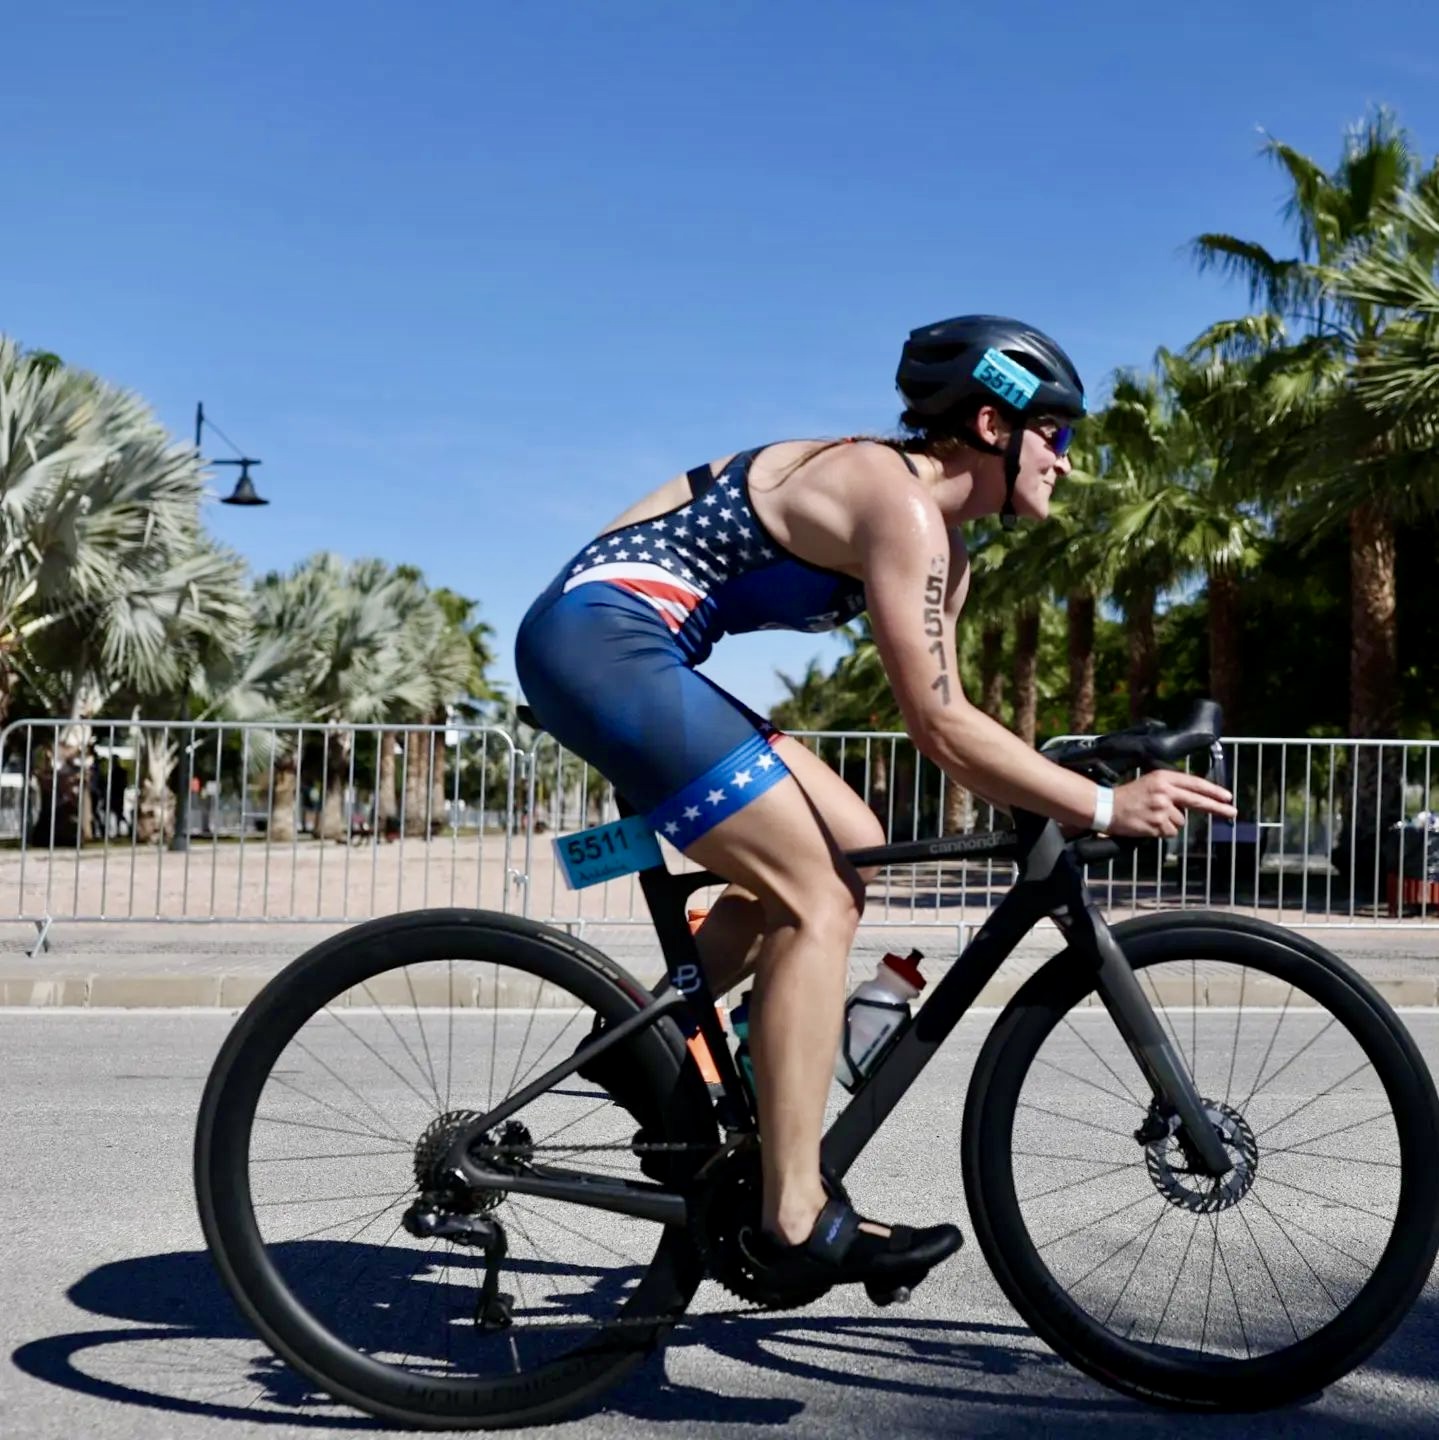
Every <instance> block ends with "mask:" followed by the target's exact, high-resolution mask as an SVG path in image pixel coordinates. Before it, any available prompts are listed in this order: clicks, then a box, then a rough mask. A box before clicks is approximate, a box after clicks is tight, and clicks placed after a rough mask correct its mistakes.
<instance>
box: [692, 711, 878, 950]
mask: <svg viewBox="0 0 1439 1440" xmlns="http://www.w3.org/2000/svg"><path fill="white" fill-rule="evenodd" d="M774 750H775V753H776V755H777V756H778V757H779V758H780V759H781V760H783V761H784V763H785V765H786V767H787V768H788V770H789V772H790V773H789V774H788V775H787V776H786V777H785V778H784V779H783V780H782V781H780V782H779V783H778V784H776V785H774V786H772V787H771V788H770V789H769V790H767V791H765V793H764V794H763V795H760V796H758V797H757V798H756V799H754V800H753V801H751V802H750V803H749V804H748V805H746V806H745V807H744V808H743V809H741V810H739V811H737V812H735V813H734V814H733V815H730V816H729V817H728V818H727V819H725V820H722V821H721V822H720V823H719V824H718V825H716V826H715V827H714V828H713V829H712V830H710V831H709V832H708V833H707V834H705V835H703V836H702V837H701V838H700V839H699V840H697V841H696V842H695V843H694V844H692V845H690V846H688V847H686V849H685V854H686V855H688V856H689V857H690V858H691V859H692V860H695V861H696V862H698V863H699V864H701V865H703V866H704V867H705V868H706V869H708V870H713V871H714V872H715V873H716V874H718V875H722V876H723V877H724V878H725V879H726V880H729V881H731V882H733V883H735V884H738V885H741V886H743V887H744V888H745V889H746V890H748V891H750V893H751V894H753V895H755V896H756V897H757V898H758V899H759V900H760V902H761V904H762V905H763V906H764V908H765V912H766V919H767V922H768V923H769V924H771V925H773V924H785V923H794V922H796V921H804V922H806V923H811V924H813V923H815V922H816V920H821V921H824V922H831V921H832V922H833V923H834V925H835V927H836V928H837V929H844V928H846V927H847V926H848V925H850V924H852V923H853V922H854V920H857V919H858V916H859V913H860V912H861V911H862V910H863V908H864V879H863V877H861V876H860V875H859V874H858V873H857V872H856V871H855V869H854V866H852V865H851V864H850V863H849V861H848V860H847V859H846V858H845V855H844V852H845V851H847V850H857V849H862V848H864V847H865V846H869V845H878V844H881V843H882V842H883V839H884V832H883V829H882V827H881V826H880V824H879V821H878V820H877V819H876V818H875V816H874V813H873V812H872V811H871V810H870V809H869V807H868V806H867V805H866V804H865V803H864V801H863V800H862V799H860V797H859V796H858V795H856V794H855V792H854V791H853V790H852V789H851V788H850V787H849V786H848V785H846V784H845V782H844V781H843V780H842V779H841V778H840V777H839V776H838V775H837V774H835V772H834V771H833V770H831V769H830V768H829V766H828V765H826V764H825V763H824V762H823V761H822V760H820V759H818V758H817V757H816V756H815V755H814V754H812V753H811V752H810V751H809V750H807V749H806V748H805V747H804V746H803V745H801V744H800V743H799V741H797V740H795V739H793V738H791V737H789V736H784V737H782V738H780V739H778V740H777V741H776V742H775V745H774Z"/></svg>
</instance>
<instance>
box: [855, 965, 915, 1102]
mask: <svg viewBox="0 0 1439 1440" xmlns="http://www.w3.org/2000/svg"><path fill="white" fill-rule="evenodd" d="M922 959H924V956H923V955H921V954H920V952H919V951H918V950H911V951H910V952H909V954H908V956H906V957H905V958H903V959H901V958H900V957H899V956H898V955H886V956H885V957H884V959H883V960H881V961H880V962H879V964H878V965H877V966H876V967H875V972H874V979H873V980H866V981H865V982H864V984H863V985H861V986H860V987H859V988H858V989H857V990H856V991H855V992H854V994H853V995H851V996H850V997H849V999H848V1000H847V1001H846V1002H845V1007H844V1029H843V1030H842V1031H841V1032H840V1046H839V1058H838V1059H837V1060H836V1061H835V1065H834V1074H835V1079H837V1080H838V1081H839V1083H840V1084H841V1085H843V1086H844V1088H845V1089H846V1090H854V1089H857V1088H858V1086H859V1082H860V1081H861V1080H862V1079H863V1078H864V1077H865V1075H866V1074H868V1072H869V1071H870V1069H871V1068H872V1067H873V1066H874V1063H875V1062H876V1061H877V1060H878V1059H879V1057H880V1056H881V1055H882V1054H883V1053H884V1052H885V1050H886V1049H887V1048H888V1047H889V1044H890V1042H891V1039H892V1038H896V1039H897V1038H898V1034H899V1032H900V1031H901V1030H902V1029H903V1028H904V1027H905V1026H906V1025H908V1024H909V1020H910V1009H909V1002H910V1001H911V1000H914V999H917V998H918V996H919V992H920V991H921V990H923V989H924V986H925V979H924V976H923V975H921V974H920V973H919V962H920V961H921V960H922Z"/></svg>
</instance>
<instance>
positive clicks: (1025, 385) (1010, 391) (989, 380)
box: [974, 349, 1039, 410]
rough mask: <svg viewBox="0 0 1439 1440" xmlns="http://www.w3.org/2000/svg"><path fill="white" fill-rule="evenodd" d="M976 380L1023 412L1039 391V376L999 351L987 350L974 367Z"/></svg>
mask: <svg viewBox="0 0 1439 1440" xmlns="http://www.w3.org/2000/svg"><path fill="white" fill-rule="evenodd" d="M974 378H975V379H976V380H978V381H979V383H980V384H981V385H987V386H988V387H989V388H990V389H991V390H993V391H994V393H995V394H996V395H998V396H999V398H1000V399H1001V400H1004V401H1006V402H1007V403H1008V404H1010V405H1013V406H1014V408H1015V409H1016V410H1023V409H1024V407H1025V406H1026V405H1028V404H1029V402H1030V401H1031V400H1032V399H1033V398H1034V392H1035V391H1036V390H1038V389H1039V376H1038V375H1035V374H1033V373H1031V372H1030V371H1028V370H1026V369H1025V368H1024V366H1023V365H1016V364H1015V363H1014V361H1013V360H1011V359H1010V358H1009V356H1008V355H1005V354H1002V353H1001V352H1000V351H998V350H992V349H991V350H986V351H985V352H984V354H983V356H982V357H981V358H980V362H979V364H978V365H976V366H975V367H974Z"/></svg>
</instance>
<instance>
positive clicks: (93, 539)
mask: <svg viewBox="0 0 1439 1440" xmlns="http://www.w3.org/2000/svg"><path fill="white" fill-rule="evenodd" d="M0 417H3V423H0V723H3V720H4V718H5V715H6V713H7V712H8V710H9V707H10V704H11V702H12V700H13V698H14V695H15V692H16V689H17V687H18V685H19V684H20V683H21V681H22V680H28V681H29V683H30V684H31V686H32V688H33V689H34V691H35V692H36V698H37V699H38V700H40V701H41V702H42V703H44V704H45V705H46V706H47V708H51V709H54V710H60V711H62V712H63V713H65V714H68V715H70V716H72V717H74V718H77V719H79V718H81V717H82V716H83V715H85V714H87V713H93V712H94V710H95V709H97V708H98V707H99V706H100V705H101V704H103V703H105V702H106V701H107V700H109V699H110V698H111V696H113V695H114V694H115V693H116V692H117V691H126V692H129V693H130V694H131V695H132V696H134V697H149V698H154V697H158V696H163V695H165V694H167V693H173V692H174V691H176V690H178V689H179V688H180V686H181V684H182V683H183V681H184V679H185V676H186V674H187V671H188V669H189V668H190V666H191V664H192V662H193V659H194V656H195V654H196V652H197V651H198V650H199V649H200V648H202V647H203V646H205V645H208V644H218V645H221V646H225V645H233V644H234V643H236V641H237V640H238V639H239V637H240V636H241V634H242V633H243V629H244V623H245V593H244V586H243V565H242V562H241V561H240V560H239V558H238V557H236V556H235V555H233V554H231V553H229V552H227V551H224V550H222V549H220V548H219V547H218V546H216V545H214V544H213V542H211V541H210V540H209V539H208V537H206V536H205V534H204V532H203V530H202V528H201V525H200V520H199V505H200V500H201V497H202V495H203V489H204V486H203V477H202V475H201V473H200V470H199V467H198V464H197V459H196V456H195V454H194V452H193V451H192V450H190V449H189V448H188V447H183V446H178V445H174V444H172V443H171V442H170V441H169V439H168V437H167V436H166V435H165V433H164V431H163V430H162V429H161V428H160V426H159V425H158V424H157V423H156V422H155V420H154V418H153V416H152V415H151V413H150V412H149V410H148V409H147V408H146V407H145V405H144V404H143V402H142V401H140V400H139V399H138V398H137V397H136V396H134V395H130V394H128V393H126V392H123V391H120V390H117V389H115V388H114V387H112V386H108V385H105V384H103V383H102V382H101V381H99V380H97V379H95V378H94V377H93V376H90V375H87V374H84V373H83V372H79V371H75V370H71V369H69V368H67V367H65V366H63V365H60V364H58V363H52V357H44V356H41V357H38V358H37V357H31V356H27V355H24V354H22V353H21V351H20V349H19V347H18V346H17V345H16V344H15V343H14V342H13V341H12V340H9V339H7V338H4V337H0Z"/></svg>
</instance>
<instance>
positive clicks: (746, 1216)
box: [690, 1135, 849, 1310]
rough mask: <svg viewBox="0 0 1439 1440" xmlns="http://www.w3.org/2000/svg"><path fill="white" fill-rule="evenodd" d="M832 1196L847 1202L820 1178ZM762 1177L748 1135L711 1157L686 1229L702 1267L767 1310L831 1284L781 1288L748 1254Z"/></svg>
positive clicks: (834, 1183) (838, 1188) (796, 1302)
mask: <svg viewBox="0 0 1439 1440" xmlns="http://www.w3.org/2000/svg"><path fill="white" fill-rule="evenodd" d="M824 1184H825V1189H826V1191H828V1193H829V1194H830V1196H831V1197H834V1198H837V1199H841V1200H843V1201H845V1203H846V1204H847V1203H848V1202H849V1195H848V1193H847V1192H846V1190H845V1188H844V1186H843V1185H842V1184H841V1183H840V1182H839V1181H838V1180H837V1179H835V1178H834V1177H833V1176H831V1175H828V1174H826V1175H825V1177H824ZM762 1191H763V1176H762V1173H761V1170H760V1152H759V1143H758V1141H757V1140H756V1139H755V1137H754V1136H752V1135H751V1136H746V1137H745V1138H744V1139H743V1140H742V1141H740V1142H739V1144H737V1145H736V1146H734V1147H733V1148H731V1149H728V1150H725V1151H723V1152H722V1153H721V1154H719V1155H717V1156H715V1158H714V1159H713V1160H711V1161H709V1162H708V1163H707V1164H706V1165H705V1166H704V1168H703V1169H702V1170H701V1171H700V1173H699V1175H698V1176H697V1177H696V1180H695V1190H694V1195H693V1199H692V1201H691V1205H690V1225H691V1229H690V1233H691V1235H692V1236H693V1237H694V1240H695V1243H696V1245H697V1246H698V1247H699V1251H700V1254H701V1256H702V1257H703V1258H704V1262H705V1270H706V1272H707V1273H708V1274H709V1276H710V1277H711V1278H712V1279H713V1280H716V1281H718V1283H719V1284H720V1285H722V1286H723V1287H724V1288H725V1289H726V1290H728V1291H729V1292H730V1294H731V1295H737V1296H738V1297H739V1298H740V1299H741V1300H747V1301H749V1302H750V1303H751V1304H754V1305H762V1306H764V1307H766V1308H767V1309H771V1310H790V1309H795V1308H797V1307H799V1306H801V1305H808V1304H810V1303H811V1302H812V1301H814V1300H818V1299H819V1297H820V1296H821V1295H824V1294H825V1293H826V1292H827V1291H829V1290H830V1288H831V1287H830V1286H829V1285H807V1286H804V1287H802V1288H800V1289H790V1290H785V1289H781V1288H779V1287H777V1286H775V1285H773V1284H772V1283H771V1282H770V1281H769V1280H768V1279H767V1278H766V1276H765V1272H764V1269H763V1267H762V1266H760V1265H758V1264H757V1263H756V1262H755V1260H754V1259H753V1258H752V1256H751V1254H750V1248H749V1247H750V1245H751V1243H752V1239H751V1237H753V1236H756V1235H758V1234H759V1230H760V1213H761V1211H760V1201H761V1195H762Z"/></svg>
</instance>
